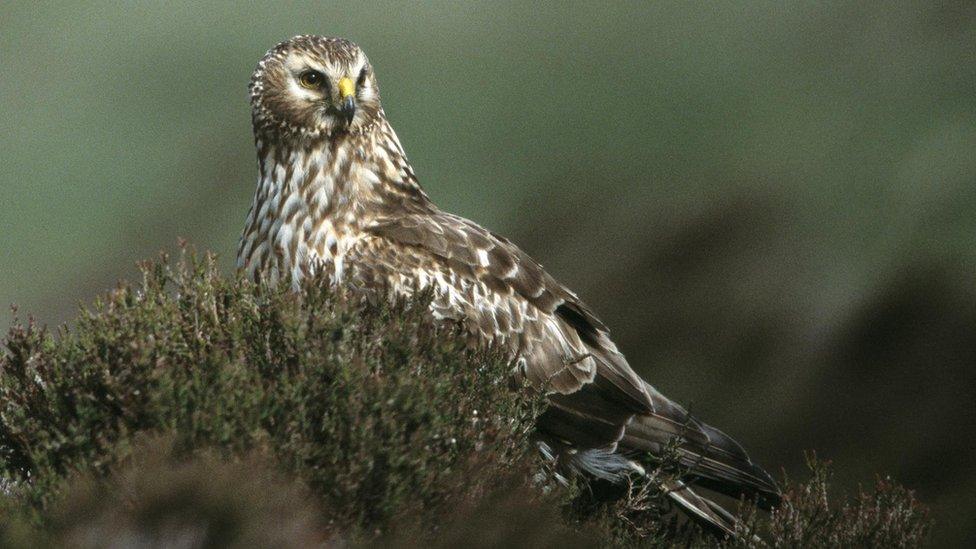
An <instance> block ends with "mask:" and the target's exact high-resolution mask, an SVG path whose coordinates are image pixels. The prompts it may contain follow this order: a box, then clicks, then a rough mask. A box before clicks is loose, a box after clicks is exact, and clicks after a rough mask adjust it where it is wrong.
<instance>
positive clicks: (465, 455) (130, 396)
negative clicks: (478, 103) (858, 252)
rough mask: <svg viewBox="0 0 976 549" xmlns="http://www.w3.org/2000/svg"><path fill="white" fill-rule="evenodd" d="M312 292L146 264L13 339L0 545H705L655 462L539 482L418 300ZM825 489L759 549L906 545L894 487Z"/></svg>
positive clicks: (915, 524)
mask: <svg viewBox="0 0 976 549" xmlns="http://www.w3.org/2000/svg"><path fill="white" fill-rule="evenodd" d="M326 287H327V285H326V284H323V283H322V282H321V281H312V282H311V283H309V284H307V285H306V287H305V288H304V290H303V291H302V292H300V293H295V292H292V291H290V290H289V289H288V288H279V287H268V286H262V285H254V284H251V283H249V282H246V281H244V280H241V279H237V278H235V279H227V278H223V277H221V276H220V275H219V273H218V272H217V270H216V268H215V266H214V262H213V260H212V259H211V258H205V259H203V260H196V259H194V258H192V257H191V258H189V259H187V260H183V261H180V262H178V264H176V265H175V266H171V264H170V263H169V262H168V261H166V260H162V261H156V262H151V263H147V264H145V265H144V266H143V280H142V283H141V284H139V285H137V286H130V285H122V286H120V287H119V288H117V289H116V290H115V291H113V292H111V293H110V294H109V295H107V296H106V297H104V298H103V299H101V300H99V301H98V302H96V303H95V305H94V306H93V307H91V308H90V309H87V310H83V311H82V312H81V313H80V315H79V317H78V319H77V321H76V322H75V323H74V327H73V328H71V329H67V328H62V329H61V330H59V331H58V333H56V334H52V333H50V332H48V331H47V330H45V329H43V328H40V327H38V326H37V325H35V324H34V323H32V322H28V323H27V324H26V325H24V324H21V323H15V324H14V326H13V327H12V328H11V329H10V331H9V333H8V335H7V338H6V343H5V345H6V353H5V355H4V356H3V357H2V359H0V360H2V361H0V482H2V483H3V485H2V487H3V491H4V493H5V494H6V495H5V496H3V497H0V505H2V508H0V511H2V516H3V519H2V522H0V536H3V537H2V538H0V541H3V542H4V544H5V545H10V546H18V545H20V546H32V545H38V544H49V543H57V544H61V545H71V546H94V545H104V542H105V540H107V539H116V540H117V541H119V542H120V543H122V544H125V542H126V541H133V540H135V541H143V542H147V543H150V542H152V540H162V539H167V538H170V537H173V536H189V537H187V538H186V539H189V540H191V541H192V542H193V543H191V545H190V546H200V547H203V546H213V545H228V546H254V545H265V546H270V545H275V546H304V545H308V544H309V543H311V542H312V541H315V542H319V543H325V542H329V541H335V540H340V539H341V540H345V542H348V543H353V544H373V543H378V544H382V545H386V546H415V545H421V544H423V545H440V546H450V545H453V544H455V543H459V542H460V541H468V542H469V543H470V542H472V541H474V542H477V543H478V544H480V545H481V546H502V545H509V544H513V543H515V544H518V543H521V544H531V545H533V546H552V547H555V546H565V545H567V544H573V545H590V544H600V545H607V544H614V545H631V544H636V543H640V544H643V545H668V544H673V543H675V542H677V541H679V540H680V541H682V542H684V543H687V544H689V545H713V544H715V543H717V541H716V540H714V539H713V538H709V537H707V536H704V535H703V534H702V533H701V532H700V531H698V530H697V529H696V528H695V527H694V526H691V525H687V524H683V523H682V522H681V521H679V520H676V519H675V518H674V516H673V514H671V513H669V509H670V508H669V505H668V504H667V501H666V498H665V497H664V496H663V494H662V493H661V492H660V490H658V489H657V484H656V482H655V480H656V479H660V478H662V477H663V476H666V475H673V474H674V471H673V470H672V467H671V466H669V465H667V463H666V460H665V463H664V464H662V467H661V468H660V470H658V471H657V472H656V473H655V474H654V475H651V477H650V480H644V481H641V482H639V483H635V484H634V485H632V486H630V487H627V488H613V487H606V486H603V487H601V486H600V485H591V486H577V487H563V486H560V485H559V484H556V483H553V482H551V481H550V480H547V479H550V478H551V475H546V474H545V468H546V464H544V463H542V462H541V461H539V458H538V457H537V455H536V452H535V451H534V449H533V448H534V447H533V445H532V443H531V435H532V425H533V423H534V420H535V417H536V416H537V414H538V413H539V411H540V410H541V408H542V406H543V399H542V398H541V396H540V395H537V394H535V393H533V392H532V391H530V390H527V389H526V388H524V387H513V386H512V383H511V381H510V375H509V374H510V371H511V365H510V364H509V363H508V362H507V361H506V360H505V358H504V357H503V356H502V355H501V354H500V353H498V352H496V351H494V350H492V349H486V350H481V351H471V350H468V349H467V347H466V345H465V338H464V337H463V335H462V334H461V333H460V331H459V330H458V329H456V328H455V327H452V326H449V325H448V326H444V325H435V324H433V323H432V322H431V321H430V320H429V318H428V315H427V314H426V310H427V305H428V303H429V301H428V300H429V296H419V297H418V298H416V299H411V300H403V301H400V302H397V303H381V304H375V303H374V304H371V303H366V302H363V301H359V300H355V299H353V298H351V297H350V296H348V295H345V294H343V293H334V292H331V291H329V290H328V289H326ZM824 475H825V473H823V472H822V469H818V468H815V469H814V475H813V478H812V480H811V481H810V482H809V483H803V484H799V485H796V486H794V485H792V484H791V485H789V489H788V490H789V492H788V495H787V498H786V503H785V504H784V506H783V507H782V508H781V509H779V510H777V511H775V512H774V513H772V514H771V515H762V514H755V513H754V514H752V515H751V516H752V519H751V520H750V525H751V527H752V528H753V529H754V531H755V532H758V533H760V536H761V538H762V539H763V540H766V541H764V543H770V544H772V545H774V546H788V545H797V544H799V545H809V544H821V543H823V544H828V543H839V544H842V545H849V544H863V543H870V544H878V545H889V546H896V545H902V546H911V545H917V544H919V543H921V542H922V540H924V537H925V534H926V532H927V527H928V522H927V521H926V519H925V517H924V513H923V512H922V511H920V508H919V506H918V505H917V504H916V503H915V501H914V499H913V498H912V496H911V494H910V493H909V492H907V491H905V490H903V489H901V488H898V487H897V486H895V485H893V484H890V483H887V482H885V483H882V484H880V485H879V487H878V489H877V490H876V491H875V492H874V495H861V496H860V497H859V498H855V499H854V500H853V502H852V503H848V504H841V505H840V506H839V507H837V506H834V507H831V506H830V505H829V504H828V503H827V499H826V483H827V479H826V478H825V476H824ZM608 491H609V492H614V491H615V492H617V493H615V494H613V495H614V497H612V498H609V497H606V496H607V494H606V492H608ZM745 512H746V514H749V513H750V512H751V511H750V510H748V509H746V511H745ZM838 530H839V531H840V532H838ZM748 539H752V538H749V537H748V536H745V537H743V540H748ZM736 543H740V544H748V543H747V542H746V541H740V542H736ZM749 543H752V542H749Z"/></svg>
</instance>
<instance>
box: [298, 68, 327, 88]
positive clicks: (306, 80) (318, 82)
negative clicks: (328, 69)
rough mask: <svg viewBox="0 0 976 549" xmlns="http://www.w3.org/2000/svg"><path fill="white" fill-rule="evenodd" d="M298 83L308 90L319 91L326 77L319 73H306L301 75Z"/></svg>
mask: <svg viewBox="0 0 976 549" xmlns="http://www.w3.org/2000/svg"><path fill="white" fill-rule="evenodd" d="M298 81H299V82H301V83H302V86H304V87H306V88H309V89H317V88H321V87H322V84H323V83H324V82H325V75H323V74H322V73H320V72H319V71H305V72H303V73H302V74H301V75H299V77H298Z"/></svg>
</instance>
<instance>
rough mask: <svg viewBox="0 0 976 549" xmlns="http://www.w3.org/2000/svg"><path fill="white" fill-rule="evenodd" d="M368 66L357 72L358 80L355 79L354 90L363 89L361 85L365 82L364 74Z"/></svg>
mask: <svg viewBox="0 0 976 549" xmlns="http://www.w3.org/2000/svg"><path fill="white" fill-rule="evenodd" d="M367 69H369V65H363V70H361V71H359V78H357V79H356V88H357V89H358V88H361V87H363V83H364V82H366V74H367Z"/></svg>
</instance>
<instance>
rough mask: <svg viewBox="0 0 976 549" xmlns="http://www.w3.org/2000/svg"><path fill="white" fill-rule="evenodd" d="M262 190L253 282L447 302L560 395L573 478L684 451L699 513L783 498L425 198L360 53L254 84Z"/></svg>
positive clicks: (566, 298) (243, 256) (300, 54)
mask: <svg viewBox="0 0 976 549" xmlns="http://www.w3.org/2000/svg"><path fill="white" fill-rule="evenodd" d="M250 99H251V107H252V118H253V125H254V139H255V145H256V147H257V154H258V166H259V175H258V185H257V192H256V193H255V195H254V202H253V204H252V205H251V210H250V212H249V213H248V216H247V221H246V224H245V227H244V232H243V236H242V237H241V243H240V249H239V251H238V255H237V262H238V265H239V266H240V267H241V268H243V269H244V270H245V271H246V273H247V274H248V276H250V277H252V278H258V277H263V278H266V279H271V280H276V279H287V280H290V281H291V282H292V283H293V284H296V285H297V283H298V282H299V281H300V280H301V279H303V278H304V277H308V276H310V275H311V274H313V273H317V272H324V273H325V275H327V276H328V278H329V280H331V281H332V283H334V284H337V285H344V286H348V287H350V288H352V289H353V291H362V292H369V291H377V290H378V289H382V291H384V292H387V291H389V292H394V293H398V294H404V295H407V294H410V293H412V292H414V291H416V289H418V288H430V289H431V290H432V293H433V296H434V298H433V302H432V304H431V313H432V314H433V315H434V316H435V317H436V318H441V319H453V320H456V321H459V322H461V323H462V324H463V326H464V327H465V328H466V330H467V331H468V332H469V334H470V336H471V338H472V339H473V340H474V341H475V342H478V343H492V344H495V345H500V346H503V348H505V349H508V350H509V351H510V353H511V356H512V359H513V360H514V361H515V363H516V364H517V365H518V371H519V372H520V373H521V375H523V376H525V377H526V378H528V380H530V382H532V383H534V384H536V385H539V386H544V387H545V388H546V389H547V391H548V392H549V401H550V406H549V408H548V410H547V411H546V412H545V413H544V414H543V415H542V417H541V418H540V420H539V425H538V428H539V432H540V436H541V437H542V441H543V442H541V445H542V447H543V449H544V451H545V452H547V453H548V454H549V455H550V456H552V457H553V458H554V459H556V460H557V461H558V462H559V463H560V464H561V466H562V467H563V468H564V470H570V471H576V472H583V473H585V474H589V475H592V476H594V477H598V478H602V479H608V480H611V481H620V480H622V479H624V478H625V477H626V475H628V474H630V473H631V472H636V473H637V474H639V473H640V471H641V468H640V466H639V465H638V464H637V463H636V462H635V459H636V458H635V456H639V455H640V454H641V453H650V454H655V453H659V452H661V451H662V449H663V448H664V447H665V446H666V445H668V444H669V442H670V441H672V440H677V441H678V454H679V456H680V460H681V462H682V463H683V465H684V466H685V468H686V469H687V471H688V474H687V476H686V477H685V478H684V479H683V480H682V481H681V482H678V483H675V484H674V485H672V486H668V490H669V494H670V496H671V497H672V498H673V499H674V500H675V501H677V502H678V504H679V505H680V506H681V507H683V508H684V509H685V510H686V511H688V512H689V513H691V515H692V516H694V517H696V518H698V519H700V520H703V521H706V522H707V523H709V524H711V525H713V526H715V527H716V528H719V529H720V530H721V531H723V532H725V533H731V531H732V527H733V525H734V519H733V518H732V517H731V515H729V514H728V513H727V512H726V511H725V510H723V509H722V508H721V507H720V506H718V505H716V504H715V503H713V502H711V501H710V500H707V499H705V498H703V497H700V496H699V495H697V494H695V493H694V492H693V491H692V490H691V488H690V486H691V485H700V486H703V487H705V488H708V489H712V490H715V491H718V492H721V493H725V494H728V495H731V496H736V497H738V496H742V495H746V496H750V497H754V498H756V499H757V500H758V501H759V502H760V503H765V504H772V503H775V502H776V501H778V499H779V496H778V490H777V488H776V485H775V483H774V482H773V480H772V479H771V478H770V476H769V475H768V474H767V473H766V472H765V471H763V470H762V469H761V468H759V467H758V466H756V465H755V464H753V463H752V461H750V460H749V457H748V456H747V455H746V453H745V451H743V449H742V447H741V446H739V444H737V443H736V442H735V441H733V440H732V439H731V438H729V437H728V436H727V435H725V434H724V433H722V432H721V431H719V430H717V429H715V428H713V427H711V426H709V425H706V424H705V423H702V422H701V421H699V420H697V419H696V418H694V417H692V416H691V415H689V414H688V412H687V411H685V409H684V408H682V407H681V406H679V405H677V404H675V403H673V402H671V401H670V400H668V399H667V398H666V397H665V396H663V395H662V394H661V393H659V392H658V391H657V390H656V389H654V387H652V386H651V385H650V384H648V383H647V382H646V381H644V380H643V379H641V378H640V377H639V376H638V375H637V374H636V373H635V372H634V371H633V370H632V369H631V367H630V366H629V365H628V363H627V360H626V359H625V358H624V356H623V355H622V354H621V353H620V352H619V351H618V350H617V347H616V346H615V345H614V343H613V341H611V340H610V336H609V332H608V330H607V328H606V326H604V325H603V323H602V322H600V320H599V319H597V318H596V316H595V315H594V314H593V312H592V311H591V310H590V309H589V308H588V307H587V306H586V305H585V304H583V302H582V301H580V299H579V298H578V297H577V296H576V294H574V293H573V292H572V291H570V290H569V289H567V288H566V287H564V286H563V285H562V284H560V283H559V282H557V281H556V280H555V279H554V278H553V277H552V276H550V275H549V273H547V272H546V271H545V270H544V269H543V268H542V266H541V265H539V264H538V263H537V262H536V261H535V260H533V259H532V258H531V257H529V256H528V255H527V254H526V253H525V252H523V251H522V250H520V249H519V248H518V247H517V246H516V245H514V244H513V243H511V242H510V241H508V240H506V239H505V238H503V237H501V236H499V235H497V234H494V233H492V232H490V231H488V230H486V229H484V228H482V227H481V226H479V225H477V224H475V223H474V222H472V221H469V220H467V219H464V218H461V217H458V216H456V215H452V214H449V213H446V212H443V211H441V210H440V209H438V208H437V206H435V205H434V204H433V203H432V202H431V201H430V199H429V198H428V196H427V194H426V193H425V192H424V191H423V189H421V187H420V185H419V184H418V182H417V178H416V176H415V175H414V171H413V168H411V166H410V162H408V161H407V157H406V154H404V152H403V147H401V145H400V141H399V140H398V139H397V136H396V133H394V131H393V128H392V127H391V126H390V123H389V122H388V121H387V119H386V115H385V114H384V112H383V108H382V107H381V105H380V96H379V90H378V88H377V84H376V76H375V74H374V72H373V67H372V65H370V63H369V60H368V59H367V58H366V55H365V54H363V52H362V50H361V49H359V47H358V46H356V45H355V44H353V43H352V42H349V41H347V40H343V39H340V38H324V37H320V36H298V37H295V38H292V39H291V40H288V41H285V42H282V43H280V44H278V45H277V46H275V47H274V48H272V49H271V50H270V51H269V52H268V53H267V55H265V56H264V58H263V59H261V61H260V63H258V66H257V69H256V70H255V72H254V75H253V77H252V79H251V83H250Z"/></svg>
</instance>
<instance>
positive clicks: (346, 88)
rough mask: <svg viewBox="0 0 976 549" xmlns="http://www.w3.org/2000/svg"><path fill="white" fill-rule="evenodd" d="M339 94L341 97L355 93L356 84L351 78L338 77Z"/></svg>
mask: <svg viewBox="0 0 976 549" xmlns="http://www.w3.org/2000/svg"><path fill="white" fill-rule="evenodd" d="M339 95H341V96H342V98H343V99H345V98H346V97H349V96H350V95H356V84H354V83H353V81H352V79H351V78H348V77H343V78H340V79H339Z"/></svg>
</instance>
